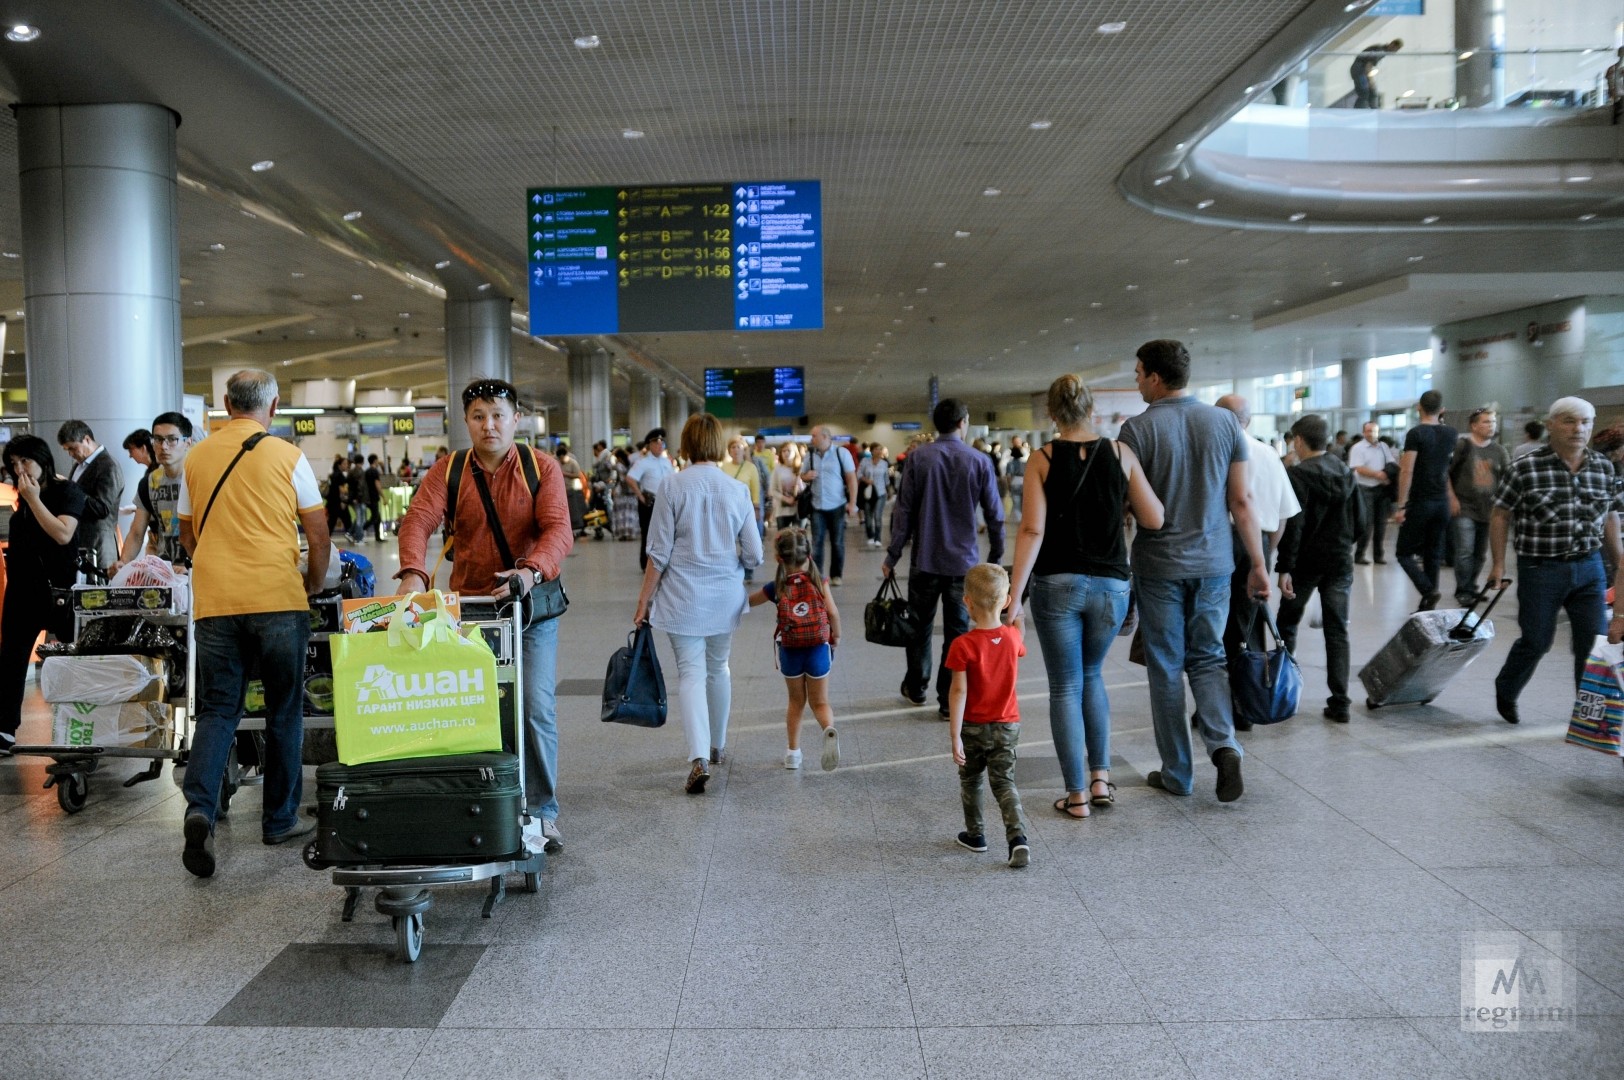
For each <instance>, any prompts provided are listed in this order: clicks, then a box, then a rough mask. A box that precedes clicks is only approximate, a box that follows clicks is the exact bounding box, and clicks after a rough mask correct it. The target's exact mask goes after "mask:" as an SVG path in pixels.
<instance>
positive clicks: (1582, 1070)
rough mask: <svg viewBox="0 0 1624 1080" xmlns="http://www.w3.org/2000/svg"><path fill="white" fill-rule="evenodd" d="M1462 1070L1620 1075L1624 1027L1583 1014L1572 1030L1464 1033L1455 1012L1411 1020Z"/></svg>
mask: <svg viewBox="0 0 1624 1080" xmlns="http://www.w3.org/2000/svg"><path fill="white" fill-rule="evenodd" d="M1409 1024H1410V1026H1411V1027H1413V1028H1415V1030H1416V1031H1418V1032H1419V1033H1420V1034H1421V1035H1422V1036H1423V1037H1424V1038H1425V1039H1426V1040H1427V1041H1428V1042H1429V1043H1431V1044H1432V1045H1433V1046H1435V1047H1437V1049H1438V1051H1439V1053H1441V1054H1442V1055H1443V1056H1444V1058H1445V1060H1447V1061H1449V1062H1450V1063H1451V1064H1452V1065H1453V1066H1454V1067H1455V1068H1456V1069H1457V1070H1459V1071H1460V1073H1461V1075H1463V1076H1465V1077H1467V1078H1469V1080H1470V1078H1477V1077H1488V1076H1537V1077H1539V1078H1540V1080H1598V1078H1600V1077H1606V1076H1619V1075H1621V1074H1624V1026H1621V1025H1620V1024H1619V1023H1618V1021H1617V1019H1616V1018H1615V1017H1610V1016H1594V1017H1586V1016H1581V1017H1579V1018H1578V1019H1577V1020H1576V1021H1575V1025H1574V1029H1573V1030H1572V1031H1551V1032H1517V1031H1491V1032H1467V1031H1462V1030H1461V1028H1460V1020H1459V1018H1458V1017H1451V1018H1449V1019H1442V1018H1439V1019H1419V1020H1411V1021H1409Z"/></svg>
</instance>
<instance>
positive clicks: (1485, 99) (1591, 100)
mask: <svg viewBox="0 0 1624 1080" xmlns="http://www.w3.org/2000/svg"><path fill="white" fill-rule="evenodd" d="M1359 55H1360V54H1359V53H1357V52H1322V53H1318V54H1316V55H1314V56H1312V57H1310V58H1309V59H1308V60H1305V61H1303V63H1302V64H1301V65H1299V66H1298V68H1297V69H1296V70H1295V71H1293V72H1292V73H1291V74H1289V75H1288V76H1287V77H1286V78H1284V79H1282V80H1281V81H1280V82H1279V83H1278V84H1276V85H1275V86H1274V87H1273V88H1272V89H1270V90H1265V91H1263V92H1262V93H1261V94H1260V95H1259V96H1258V98H1257V100H1258V101H1259V102H1260V103H1262V104H1270V103H1273V104H1276V105H1285V106H1292V107H1296V108H1305V107H1306V108H1315V109H1338V108H1343V109H1351V108H1371V107H1374V108H1378V109H1389V110H1392V109H1397V110H1401V111H1404V110H1424V109H1471V108H1482V109H1499V108H1504V109H1513V108H1526V109H1589V108H1597V107H1600V106H1602V105H1605V104H1606V103H1607V101H1608V98H1607V81H1606V71H1607V68H1608V67H1609V66H1610V65H1611V64H1612V63H1613V62H1614V61H1615V60H1616V59H1617V54H1616V52H1615V51H1614V49H1612V48H1603V47H1597V48H1591V49H1577V48H1575V49H1528V50H1522V51H1493V50H1487V49H1483V50H1472V51H1461V52H1409V51H1405V52H1398V53H1390V54H1388V55H1386V56H1384V57H1382V58H1381V59H1380V61H1379V63H1377V65H1376V67H1375V69H1374V70H1373V71H1372V72H1371V73H1370V90H1371V95H1372V96H1371V97H1367V98H1366V102H1367V103H1361V102H1360V101H1359V95H1358V93H1357V89H1356V87H1355V85H1354V79H1353V75H1352V73H1351V70H1350V69H1351V68H1352V66H1353V63H1354V61H1355V60H1356V59H1358V57H1359ZM1371 100H1373V101H1374V105H1373V106H1372V105H1370V104H1368V102H1369V101H1371Z"/></svg>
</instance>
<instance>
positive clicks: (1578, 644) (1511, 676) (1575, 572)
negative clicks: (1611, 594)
mask: <svg viewBox="0 0 1624 1080" xmlns="http://www.w3.org/2000/svg"><path fill="white" fill-rule="evenodd" d="M1606 604H1607V578H1606V576H1605V574H1604V573H1603V571H1602V566H1601V552H1599V551H1593V552H1591V553H1590V554H1589V555H1586V556H1585V557H1584V558H1582V559H1577V560H1575V561H1573V562H1563V561H1562V560H1560V559H1529V558H1524V557H1523V556H1521V555H1519V556H1517V609H1518V610H1517V626H1518V627H1519V628H1520V629H1521V630H1522V636H1521V637H1519V638H1518V639H1517V640H1516V641H1515V642H1513V643H1512V645H1511V652H1509V653H1508V654H1507V655H1506V662H1505V666H1503V667H1502V668H1501V669H1500V674H1498V675H1496V676H1495V677H1494V692H1495V695H1496V696H1497V697H1501V698H1507V699H1509V700H1511V701H1516V700H1517V695H1518V694H1521V693H1522V690H1523V687H1525V686H1527V685H1528V680H1529V679H1531V678H1533V677H1534V669H1535V668H1536V667H1538V666H1539V662H1540V658H1541V657H1543V656H1544V655H1545V654H1546V653H1547V652H1549V651H1550V649H1551V643H1552V642H1553V641H1555V640H1556V613H1557V612H1558V611H1560V610H1564V609H1565V610H1566V611H1567V613H1568V623H1569V626H1570V627H1571V629H1572V632H1573V684H1574V686H1575V687H1577V686H1578V685H1579V679H1580V678H1581V677H1582V676H1583V675H1584V671H1585V659H1586V657H1588V656H1589V655H1590V646H1591V645H1593V644H1594V643H1595V640H1596V637H1597V635H1599V634H1604V633H1606V632H1607V625H1606V623H1605V621H1604V620H1605V619H1606Z"/></svg>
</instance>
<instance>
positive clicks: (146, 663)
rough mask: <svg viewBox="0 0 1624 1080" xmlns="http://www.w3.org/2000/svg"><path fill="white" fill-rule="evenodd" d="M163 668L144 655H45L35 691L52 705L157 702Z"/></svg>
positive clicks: (161, 685)
mask: <svg viewBox="0 0 1624 1080" xmlns="http://www.w3.org/2000/svg"><path fill="white" fill-rule="evenodd" d="M167 667H168V666H167V665H166V664H165V663H164V662H163V661H162V660H154V659H152V658H150V657H146V656H48V657H46V658H45V664H44V665H43V666H42V667H41V668H40V673H39V688H40V693H41V694H43V695H44V696H45V700H46V701H48V702H50V703H51V704H53V705H55V704H59V703H68V702H75V701H80V702H86V703H88V704H91V705H122V704H123V703H124V702H126V701H161V700H162V699H163V692H164V683H165V680H166V676H167Z"/></svg>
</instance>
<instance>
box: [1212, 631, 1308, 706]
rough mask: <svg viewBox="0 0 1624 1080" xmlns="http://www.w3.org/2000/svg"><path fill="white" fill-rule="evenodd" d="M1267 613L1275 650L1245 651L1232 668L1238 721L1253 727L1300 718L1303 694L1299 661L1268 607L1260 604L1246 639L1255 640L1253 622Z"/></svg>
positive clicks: (1232, 693)
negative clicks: (1287, 646) (1298, 710)
mask: <svg viewBox="0 0 1624 1080" xmlns="http://www.w3.org/2000/svg"><path fill="white" fill-rule="evenodd" d="M1259 610H1260V611H1261V612H1262V613H1263V619H1264V622H1265V623H1266V624H1267V625H1268V627H1269V633H1270V634H1272V635H1274V648H1272V649H1268V650H1266V651H1264V652H1258V651H1256V650H1254V649H1247V648H1243V649H1242V650H1241V654H1240V656H1238V657H1236V658H1235V659H1234V660H1233V661H1231V662H1230V665H1229V696H1230V699H1231V700H1232V701H1234V703H1235V719H1236V720H1239V721H1251V722H1252V723H1253V724H1278V723H1280V722H1281V721H1282V720H1290V719H1291V718H1292V717H1293V716H1295V715H1297V701H1298V698H1300V697H1301V696H1302V692H1303V674H1302V671H1301V670H1299V669H1298V667H1297V659H1296V657H1294V656H1292V655H1291V651H1290V650H1289V649H1287V648H1286V643H1285V642H1284V641H1282V640H1281V638H1280V629H1279V627H1277V626H1275V623H1274V615H1272V614H1271V613H1270V612H1269V607H1268V605H1267V604H1259V605H1258V608H1257V609H1256V610H1254V612H1253V615H1252V619H1251V620H1248V625H1247V628H1246V630H1247V632H1246V639H1250V638H1251V636H1252V633H1251V631H1252V627H1251V625H1250V624H1251V622H1253V621H1255V620H1256V618H1257V611H1259Z"/></svg>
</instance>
